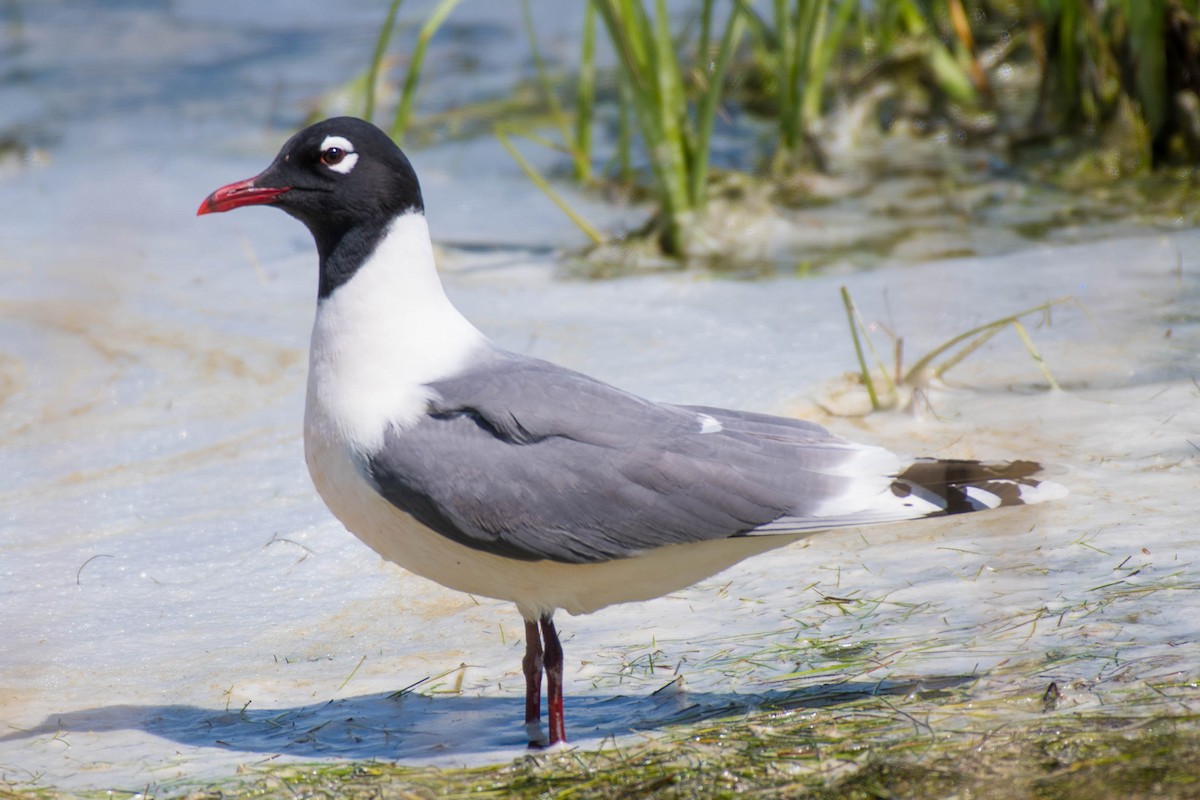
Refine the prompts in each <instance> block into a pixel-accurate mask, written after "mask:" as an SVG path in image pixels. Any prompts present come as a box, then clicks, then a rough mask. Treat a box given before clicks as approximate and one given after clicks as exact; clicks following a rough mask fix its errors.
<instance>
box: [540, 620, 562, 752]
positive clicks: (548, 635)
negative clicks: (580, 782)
mask: <svg viewBox="0 0 1200 800" xmlns="http://www.w3.org/2000/svg"><path fill="white" fill-rule="evenodd" d="M542 639H543V640H544V641H545V648H546V656H545V668H546V705H547V707H548V709H549V712H550V746H551V747H553V746H554V745H556V744H558V743H559V742H565V741H567V725H566V722H564V721H563V686H562V677H563V651H562V645H561V644H559V641H558V631H556V630H554V622H553V621H552V620H551V619H550V617H549V616H545V617H542Z"/></svg>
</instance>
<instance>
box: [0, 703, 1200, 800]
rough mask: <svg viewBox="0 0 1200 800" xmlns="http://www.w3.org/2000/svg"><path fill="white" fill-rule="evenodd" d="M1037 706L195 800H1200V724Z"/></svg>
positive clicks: (811, 727)
mask: <svg viewBox="0 0 1200 800" xmlns="http://www.w3.org/2000/svg"><path fill="white" fill-rule="evenodd" d="M1036 695H1037V696H1034V695H1030V696H1029V697H1026V698H1019V699H1015V700H1013V701H1011V702H1013V703H1014V704H1017V705H1021V706H1023V707H1027V708H1028V709H1029V710H1028V711H1026V712H1023V713H1021V714H1020V715H1017V714H1009V715H1007V716H1008V717H1009V718H1008V719H1003V720H1001V719H998V718H994V719H991V720H983V719H979V717H980V716H981V715H980V714H977V713H976V714H975V715H974V717H975V719H971V718H970V716H969V715H970V714H971V709H970V708H969V707H968V706H967V705H966V704H965V703H963V702H962V701H963V699H964V698H963V697H962V696H961V695H959V694H957V693H954V692H944V691H942V692H937V693H932V700H926V699H924V698H923V696H922V694H921V693H920V692H917V693H915V694H914V695H913V696H912V697H908V698H903V699H901V700H895V699H888V698H861V699H856V700H852V701H849V702H845V703H842V704H838V705H836V706H832V707H828V708H823V709H817V710H805V711H794V710H788V709H786V708H777V709H769V710H763V711H761V712H758V713H756V714H753V715H749V716H742V717H738V718H728V719H721V720H711V721H707V722H703V723H700V724H696V725H692V726H686V727H685V728H684V729H683V730H680V731H678V732H677V733H676V734H675V735H674V736H673V737H672V738H671V739H670V740H669V741H659V742H652V743H647V744H630V745H623V746H613V747H610V748H606V749H603V750H600V751H594V752H592V751H583V750H569V751H566V752H562V753H552V754H531V755H529V756H527V757H525V758H522V759H519V760H517V761H514V762H512V763H510V764H505V765H496V766H487V767H478V768H470V769H446V770H442V769H434V768H427V767H417V768H413V767H400V766H395V765H390V764H386V763H374V762H352V763H315V764H300V765H286V766H273V767H265V768H252V769H250V771H249V772H248V774H247V775H245V776H243V777H242V778H240V779H237V780H236V781H231V782H226V783H222V784H221V785H210V786H207V787H203V788H200V787H197V788H194V789H192V790H191V791H190V792H188V793H187V794H186V797H188V798H189V800H217V798H229V797H254V798H296V797H339V798H404V799H405V800H412V799H414V798H435V797H436V798H515V799H516V800H526V799H528V800H533V798H563V799H564V800H565V798H572V800H610V799H615V798H622V799H624V798H663V799H664V800H665V799H667V798H681V799H684V798H689V799H690V798H733V797H755V798H813V800H825V799H826V798H830V799H832V798H863V799H864V800H865V799H866V798H885V797H886V798H896V799H897V800H899V799H901V798H913V799H914V800H917V799H918V798H919V799H921V800H932V799H933V798H959V797H972V798H997V799H999V798H1004V799H1005V800H1008V799H1009V798H1038V800H1058V798H1063V799H1065V798H1079V800H1084V799H1087V800H1091V798H1099V797H1122V798H1140V797H1146V798H1148V797H1155V798H1166V799H1168V800H1170V799H1172V798H1196V797H1200V776H1197V774H1196V772H1195V768H1194V765H1195V764H1197V763H1200V718H1197V717H1196V716H1194V715H1189V716H1179V717H1173V718H1168V719H1160V720H1156V721H1153V722H1144V721H1141V722H1139V721H1132V720H1129V719H1127V718H1123V717H1121V716H1117V715H1111V714H1110V715H1078V714H1071V713H1062V712H1056V711H1048V712H1042V711H1040V710H1035V709H1040V708H1041V707H1042V706H1043V695H1042V694H1041V693H1036ZM964 714H967V715H968V717H967V718H966V719H964V718H963V715H964ZM177 789H183V790H185V791H186V787H177ZM171 793H172V794H178V793H179V792H178V791H172V792H171ZM0 796H4V790H2V789H0ZM9 796H11V797H14V798H17V797H20V798H34V797H45V798H50V797H61V796H63V795H60V794H56V793H53V792H43V793H40V794H39V793H16V792H13V793H11V795H9ZM94 796H96V797H100V796H104V797H109V798H111V797H114V796H121V795H120V793H117V794H113V793H110V792H104V793H99V792H98V793H95V795H94ZM142 796H143V797H153V796H154V794H153V792H148V793H146V794H144V795H142Z"/></svg>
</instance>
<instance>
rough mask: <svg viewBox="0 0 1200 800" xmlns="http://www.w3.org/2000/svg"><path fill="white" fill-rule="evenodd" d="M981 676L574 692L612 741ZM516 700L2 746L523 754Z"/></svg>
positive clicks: (65, 727) (374, 698)
mask: <svg viewBox="0 0 1200 800" xmlns="http://www.w3.org/2000/svg"><path fill="white" fill-rule="evenodd" d="M977 678H978V676H974V675H968V676H938V677H926V678H918V679H893V680H885V681H880V682H870V683H867V682H843V683H832V684H824V685H820V686H806V687H803V688H799V689H793V690H790V691H789V690H777V691H768V692H765V693H760V694H734V693H703V692H701V693H695V692H689V691H686V690H677V691H669V690H668V691H659V692H656V693H654V694H651V695H641V696H626V695H619V694H609V695H582V696H575V697H569V698H567V704H566V719H567V730H568V733H569V734H570V735H571V736H572V737H573V738H574V739H575V740H576V741H587V740H593V739H598V740H603V739H606V738H609V737H615V736H623V735H626V734H629V733H634V732H638V731H652V730H659V729H663V728H667V727H670V726H673V725H679V724H684V723H690V722H697V721H700V720H704V719H712V718H715V717H721V716H729V715H737V714H743V713H746V712H749V711H752V710H755V709H761V708H770V709H803V708H809V709H811V708H824V707H828V706H834V705H839V704H845V703H850V702H853V701H855V700H859V699H862V698H864V697H870V696H879V695H887V696H898V695H899V696H907V695H913V694H920V695H925V696H927V695H928V694H929V693H941V692H944V691H946V690H948V689H952V688H955V687H960V686H963V685H965V684H969V683H972V682H974V681H975V680H976V679H977ZM523 709H524V706H523V702H522V699H521V698H516V697H480V696H466V695H459V694H455V695H424V694H416V693H409V694H403V695H398V694H395V693H393V694H386V693H376V694H367V695H359V696H357V697H350V698H345V699H340V700H330V701H328V702H323V703H315V704H311V705H303V706H293V707H288V708H253V707H250V706H247V707H246V708H243V709H240V710H239V709H232V710H230V709H213V708H200V707H197V706H188V705H112V706H101V707H97V708H90V709H82V710H77V711H70V712H65V713H61V714H51V715H49V716H47V717H46V719H45V720H43V721H42V722H41V723H40V724H39V725H37V726H36V727H34V728H28V729H22V730H17V731H13V732H11V733H8V734H6V735H3V736H0V742H4V741H14V740H18V739H29V738H33V737H38V736H61V735H62V734H64V733H70V732H88V733H102V732H106V731H116V730H142V731H145V732H146V733H150V734H153V735H155V736H158V737H161V738H164V739H168V740H171V741H174V742H177V743H179V744H181V745H187V746H191V747H216V748H223V749H227V750H231V751H238V752H245V753H264V754H265V753H270V754H282V755H287V756H293V757H296V758H301V759H321V758H349V759H380V760H387V761H408V760H420V761H422V762H425V763H428V762H430V761H436V760H437V759H438V757H439V756H441V757H444V758H447V759H451V760H453V759H455V758H461V757H465V756H475V757H478V756H479V755H492V756H495V757H496V758H498V759H501V758H505V757H511V756H513V755H515V754H519V752H520V751H522V750H524V749H525V748H526V746H527V744H528V737H527V734H526V730H525V727H524V725H523V724H521V719H522V715H523V713H524V712H523Z"/></svg>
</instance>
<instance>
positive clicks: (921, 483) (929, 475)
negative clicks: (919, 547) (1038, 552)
mask: <svg viewBox="0 0 1200 800" xmlns="http://www.w3.org/2000/svg"><path fill="white" fill-rule="evenodd" d="M1044 471H1045V470H1044V468H1043V467H1042V465H1041V464H1039V463H1037V462H1036V461H959V460H941V459H918V460H916V461H914V462H912V464H910V465H909V466H908V467H906V468H905V469H904V471H903V472H901V473H900V474H899V475H897V476H896V478H895V480H894V481H893V482H892V493H893V494H894V495H895V496H896V497H900V498H904V497H910V496H913V495H916V496H918V497H920V498H922V499H924V500H927V501H929V502H930V503H932V504H934V506H937V507H940V509H941V510H940V511H934V512H933V513H930V514H924V515H922V516H938V515H943V514H963V513H966V512H969V511H983V510H984V509H988V508H999V507H1000V506H1020V505H1030V504H1033V503H1041V502H1044V501H1046V500H1057V499H1058V498H1060V497H1065V496H1066V494H1067V489H1066V487H1064V486H1062V485H1061V484H1058V483H1055V482H1054V481H1051V480H1046V479H1045V478H1043V477H1040V476H1041V475H1042V474H1043V473H1044Z"/></svg>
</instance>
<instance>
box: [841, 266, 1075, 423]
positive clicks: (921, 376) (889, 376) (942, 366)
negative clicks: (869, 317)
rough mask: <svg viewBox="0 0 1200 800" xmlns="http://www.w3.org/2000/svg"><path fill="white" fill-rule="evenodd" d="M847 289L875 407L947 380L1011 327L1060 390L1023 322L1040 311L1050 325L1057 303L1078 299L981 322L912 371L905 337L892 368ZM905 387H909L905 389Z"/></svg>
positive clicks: (855, 336) (860, 361)
mask: <svg viewBox="0 0 1200 800" xmlns="http://www.w3.org/2000/svg"><path fill="white" fill-rule="evenodd" d="M841 293H842V304H843V305H844V306H845V308H846V318H847V320H848V322H849V324H850V337H851V339H852V340H853V342H854V352H855V355H856V356H857V358H858V366H859V373H858V374H859V377H860V378H861V380H862V385H863V387H864V388H865V389H866V390H867V396H868V398H869V399H870V401H871V410H872V411H880V410H883V409H885V408H895V407H896V406H897V405H898V404H899V403H900V401H901V398H902V397H904V396H906V395H911V393H912V391H914V390H922V389H924V388H925V387H927V386H928V385H929V383H930V382H931V381H934V380H941V378H942V376H943V375H945V374H946V372H948V371H949V370H951V369H953V368H954V367H955V366H957V365H958V364H960V363H962V361H963V360H964V359H966V358H967V357H968V356H970V355H971V354H972V353H974V352H975V351H977V350H978V349H979V348H981V347H983V346H984V345H985V344H987V343H988V342H989V341H991V339H992V338H993V337H994V336H996V335H997V334H999V333H1001V332H1002V331H1004V330H1006V329H1009V328H1011V329H1012V330H1013V331H1014V332H1015V333H1016V334H1017V336H1018V337H1019V338H1020V340H1021V344H1022V345H1024V347H1025V350H1026V352H1028V353H1029V357H1030V358H1031V359H1032V360H1033V361H1034V363H1035V364H1037V366H1038V368H1039V369H1040V370H1041V372H1042V375H1043V377H1045V379H1046V383H1047V384H1048V385H1049V387H1050V388H1051V389H1059V388H1060V387H1059V385H1058V381H1056V380H1055V379H1054V375H1053V374H1051V372H1050V368H1049V367H1048V366H1047V365H1046V362H1045V361H1044V360H1043V359H1042V356H1041V354H1040V353H1039V352H1038V350H1037V347H1036V346H1035V345H1034V343H1033V339H1032V338H1031V337H1030V336H1029V332H1028V330H1027V329H1026V327H1025V325H1024V323H1022V322H1021V320H1022V319H1023V318H1025V317H1029V316H1034V315H1037V316H1039V317H1041V318H1042V320H1043V321H1045V322H1047V323H1048V322H1049V317H1050V310H1051V309H1052V308H1053V307H1054V306H1057V305H1062V304H1064V303H1068V302H1074V298H1071V297H1060V298H1057V299H1055V300H1048V301H1046V302H1045V303H1040V304H1038V305H1036V306H1033V307H1032V308H1027V309H1024V310H1023V311H1018V312H1017V313H1015V314H1008V315H1006V316H1003V317H1000V318H999V319H995V320H992V321H991V322H985V323H984V324H982V325H977V326H975V327H974V328H971V329H970V330H967V331H963V332H962V333H960V334H957V335H956V336H953V337H951V338H950V339H947V340H946V341H945V342H942V343H941V344H939V345H938V346H937V347H934V348H933V349H932V350H930V351H929V352H928V353H926V354H925V355H923V356H921V358H919V359H917V361H916V363H914V364H913V365H912V366H911V367H908V368H907V369H906V368H905V367H904V365H903V353H904V340H903V339H901V338H896V339H895V340H894V347H893V352H894V357H895V361H894V366H893V368H892V369H890V370H889V369H888V368H887V367H886V366H885V365H884V363H883V360H882V359H881V358H880V357H879V353H878V352H877V351H876V349H875V345H874V343H873V342H872V341H871V337H870V334H869V333H868V330H867V326H866V324H865V323H864V322H863V320H862V317H861V315H860V314H859V313H858V308H857V307H856V306H855V305H854V300H853V298H851V297H850V292H849V290H847V289H846V287H845V286H843V287H842V290H841ZM864 343H865V344H866V349H867V350H869V351H870V353H871V355H872V356H873V357H874V359H875V362H876V365H877V366H878V370H877V371H875V370H872V369H871V367H870V365H868V363H867V358H866V353H865V352H864V347H863V345H864ZM876 375H878V376H879V377H880V382H881V383H882V384H883V388H882V390H881V389H880V388H879V387H877V386H876V380H875V377H874V376H876ZM902 389H906V390H908V391H907V392H904V391H901V390H902Z"/></svg>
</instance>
